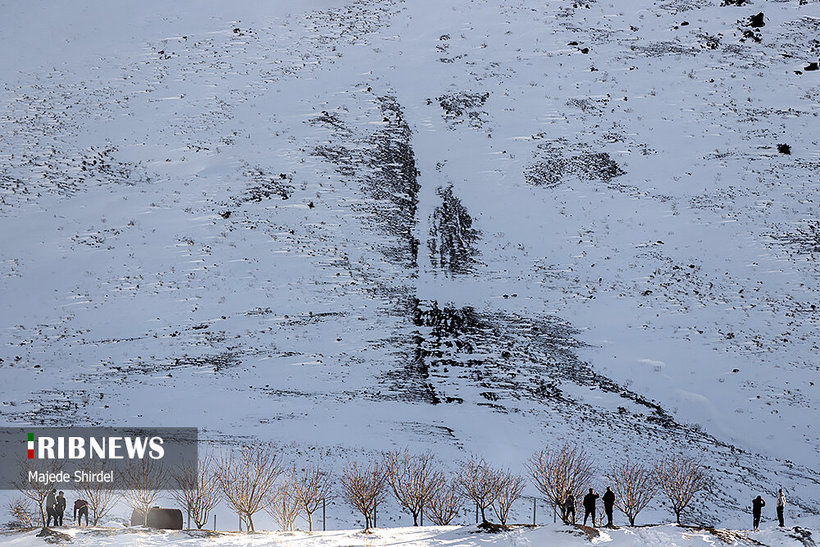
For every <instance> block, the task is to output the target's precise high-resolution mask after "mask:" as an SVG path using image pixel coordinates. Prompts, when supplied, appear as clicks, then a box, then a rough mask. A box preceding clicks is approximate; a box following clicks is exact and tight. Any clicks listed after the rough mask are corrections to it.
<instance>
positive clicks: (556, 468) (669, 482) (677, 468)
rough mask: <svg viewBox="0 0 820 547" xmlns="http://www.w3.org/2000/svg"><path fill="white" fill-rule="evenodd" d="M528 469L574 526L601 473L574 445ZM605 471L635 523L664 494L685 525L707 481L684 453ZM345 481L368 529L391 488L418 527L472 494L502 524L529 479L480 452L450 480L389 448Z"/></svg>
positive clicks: (420, 459)
mask: <svg viewBox="0 0 820 547" xmlns="http://www.w3.org/2000/svg"><path fill="white" fill-rule="evenodd" d="M526 468H527V472H528V475H529V477H530V479H531V480H532V483H533V485H534V486H535V488H536V489H537V490H538V491H539V492H540V493H541V494H542V495H543V496H544V497H545V498H546V499H547V500H548V502H549V503H550V504H551V505H552V506H553V508H554V510H555V512H556V513H557V514H560V515H561V518H562V519H563V520H564V522H566V523H568V524H569V523H570V517H569V512H568V511H566V509H567V507H566V500H567V498H569V497H570V496H572V499H574V500H576V503H578V502H580V500H582V499H583V492H584V491H585V490H586V489H587V488H588V487H589V486H590V484H592V482H593V480H594V479H595V477H596V474H597V473H596V468H595V466H594V464H593V461H592V459H591V458H590V457H589V456H588V454H587V453H586V452H585V451H584V450H583V449H582V448H579V447H577V446H573V445H569V444H566V445H564V446H561V447H560V448H545V449H543V450H541V451H539V452H537V453H535V454H534V455H533V456H532V457H531V458H530V459H529V461H528V462H527V465H526ZM604 477H605V478H606V479H607V481H608V482H609V483H610V485H611V487H612V489H613V492H614V493H615V506H616V507H617V508H618V509H619V510H620V511H621V512H623V513H624V515H625V516H626V517H627V519H629V524H630V525H632V526H634V525H635V519H636V518H637V516H638V513H640V512H641V511H642V510H643V509H645V508H646V507H647V506H648V505H649V503H650V502H651V501H652V500H653V499H654V498H655V497H656V496H657V495H658V494H659V493H663V494H664V495H665V496H666V498H667V500H668V501H669V503H670V506H671V508H672V511H673V512H674V514H675V519H676V521H677V523H678V524H680V520H681V514H682V513H683V512H684V510H685V509H686V508H687V507H689V506H690V504H691V502H692V500H693V499H694V497H695V495H696V494H697V493H698V492H700V491H702V490H704V489H705V488H707V486H708V483H709V475H708V473H707V472H706V468H705V467H704V466H702V465H701V464H699V463H698V462H697V461H696V460H694V459H692V458H689V457H685V456H679V457H676V458H671V457H667V458H664V459H662V460H660V461H658V462H656V463H654V464H652V465H651V466H646V465H642V464H640V463H637V462H634V461H631V460H629V459H627V460H625V461H623V462H618V463H613V464H612V465H611V466H610V468H609V469H608V470H607V471H606V473H604ZM341 482H342V497H343V498H344V500H345V501H347V502H348V503H349V504H351V505H352V506H354V507H355V508H356V509H357V510H358V511H359V512H360V513H362V515H363V516H364V518H365V526H366V527H370V524H371V523H372V517H373V512H374V511H375V508H376V506H377V504H378V503H380V502H381V501H382V500H383V499H384V497H385V494H386V491H387V487H388V486H389V487H390V490H392V492H393V495H394V496H395V498H396V500H397V501H398V503H399V505H400V506H401V507H402V508H403V509H405V510H406V511H407V512H409V513H410V514H411V515H412V516H413V524H414V525H418V521H419V516H420V515H421V513H422V511H424V512H425V513H426V514H427V515H429V518H430V520H431V521H432V522H433V523H434V524H437V525H447V524H450V522H452V520H453V519H454V518H455V517H456V515H457V514H458V512H459V510H460V508H461V507H462V506H463V504H464V503H465V502H466V501H467V500H469V501H471V502H472V503H474V504H475V507H476V509H477V511H478V512H479V513H480V515H481V520H482V522H484V523H486V522H487V510H488V509H490V508H492V510H493V512H494V513H495V515H496V517H498V520H499V521H500V522H501V524H502V525H506V524H507V520H508V518H509V515H510V510H511V508H512V505H513V503H515V501H516V500H517V499H519V498H520V497H521V494H522V492H523V491H524V487H525V486H526V481H525V480H524V478H523V477H521V476H519V475H516V474H515V473H512V472H510V471H509V470H506V469H497V468H493V467H492V466H490V465H489V464H488V463H487V462H486V461H485V460H484V459H483V458H479V457H475V456H474V457H471V458H468V459H467V460H465V461H464V462H462V463H461V465H460V467H459V469H458V470H457V472H456V473H455V475H454V476H453V477H452V478H450V479H448V478H447V477H446V475H445V474H444V473H443V472H442V471H440V470H438V469H437V468H436V465H435V460H434V458H433V456H432V454H429V453H424V454H417V455H411V454H409V453H408V452H407V451H393V452H388V453H385V454H384V455H383V457H382V461H375V462H371V463H370V464H369V465H367V466H366V467H362V466H360V465H358V464H356V463H352V464H349V465H348V466H347V467H346V468H345V469H344V471H343V473H342V477H341ZM573 512H574V511H573Z"/></svg>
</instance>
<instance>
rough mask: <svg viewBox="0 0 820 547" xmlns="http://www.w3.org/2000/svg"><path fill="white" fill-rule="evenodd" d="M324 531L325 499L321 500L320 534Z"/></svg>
mask: <svg viewBox="0 0 820 547" xmlns="http://www.w3.org/2000/svg"><path fill="white" fill-rule="evenodd" d="M324 531H325V498H322V532H324Z"/></svg>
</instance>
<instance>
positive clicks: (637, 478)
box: [527, 444, 709, 526]
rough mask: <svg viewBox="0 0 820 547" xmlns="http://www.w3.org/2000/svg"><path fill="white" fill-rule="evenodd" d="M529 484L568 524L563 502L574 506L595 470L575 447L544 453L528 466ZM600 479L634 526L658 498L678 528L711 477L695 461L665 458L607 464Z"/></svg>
mask: <svg viewBox="0 0 820 547" xmlns="http://www.w3.org/2000/svg"><path fill="white" fill-rule="evenodd" d="M527 470H528V471H529V475H530V477H531V478H532V481H533V484H534V485H535V487H536V488H537V489H538V491H539V492H541V493H542V494H543V495H544V496H545V497H546V498H547V500H548V501H549V502H550V504H551V505H552V506H553V508H554V510H555V511H556V512H558V513H560V515H561V518H562V519H563V520H564V522H566V523H569V513H568V511H567V510H566V509H567V508H566V505H565V503H566V500H567V498H568V497H569V496H570V495H571V496H572V497H573V498H574V499H575V500H576V503H577V502H579V501H580V500H581V499H582V498H583V492H584V490H585V489H586V488H587V487H588V486H589V485H590V484H592V481H593V478H594V476H595V474H596V470H595V466H594V464H593V462H592V460H591V458H590V457H589V456H588V455H587V453H586V452H585V451H584V450H583V449H581V448H578V447H576V446H572V445H568V444H566V445H564V446H562V447H561V448H558V449H549V448H545V449H544V450H541V451H539V452H537V453H535V454H534V455H533V456H532V457H531V458H530V460H529V462H527ZM604 477H605V478H606V479H607V480H608V481H609V483H610V486H611V488H612V491H613V492H614V493H615V507H617V508H618V509H619V510H620V511H621V512H622V513H623V514H624V515H626V517H627V519H629V524H630V525H632V526H634V525H635V519H636V517H637V516H638V513H640V512H641V511H642V510H643V509H645V508H646V507H647V506H648V505H649V503H650V502H651V501H652V500H653V499H654V498H655V497H656V496H657V495H658V494H659V493H660V492H662V493H663V494H664V495H665V496H666V498H667V499H668V501H669V502H670V505H671V507H672V511H673V512H674V513H675V520H676V522H677V523H678V524H680V519H681V514H682V513H683V511H684V510H685V509H686V508H687V507H689V505H690V504H691V502H692V500H693V499H694V497H695V494H697V493H698V492H700V491H702V490H704V489H706V488H707V486H708V484H709V475H708V473H707V472H706V468H705V467H704V466H703V465H701V464H700V463H699V462H698V461H697V460H695V459H693V458H690V457H686V456H678V457H674V458H673V457H666V458H663V459H661V460H660V461H658V462H656V463H654V464H652V465H650V466H647V465H643V464H640V463H637V462H635V461H632V460H629V459H626V460H624V461H622V462H616V463H613V464H611V466H610V468H609V470H607V471H606V473H605V474H604Z"/></svg>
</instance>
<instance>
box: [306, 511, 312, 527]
mask: <svg viewBox="0 0 820 547" xmlns="http://www.w3.org/2000/svg"><path fill="white" fill-rule="evenodd" d="M307 520H308V532H312V531H313V519H312V518H311V516H310V513H308V514H307Z"/></svg>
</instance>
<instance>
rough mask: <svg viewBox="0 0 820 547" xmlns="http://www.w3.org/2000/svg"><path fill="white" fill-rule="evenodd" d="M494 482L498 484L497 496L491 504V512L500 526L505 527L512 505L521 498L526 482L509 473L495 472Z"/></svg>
mask: <svg viewBox="0 0 820 547" xmlns="http://www.w3.org/2000/svg"><path fill="white" fill-rule="evenodd" d="M496 481H497V482H498V496H497V497H496V498H495V501H494V502H493V510H494V511H495V514H496V516H497V517H498V520H500V521H501V524H504V525H506V524H507V517H509V516H510V509H511V508H512V504H513V503H515V500H517V499H518V498H520V497H521V492H523V491H524V485H525V484H526V482H525V481H524V479H523V478H522V477H520V476H518V475H513V474H512V473H510V472H509V471H499V472H497V473H496Z"/></svg>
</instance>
